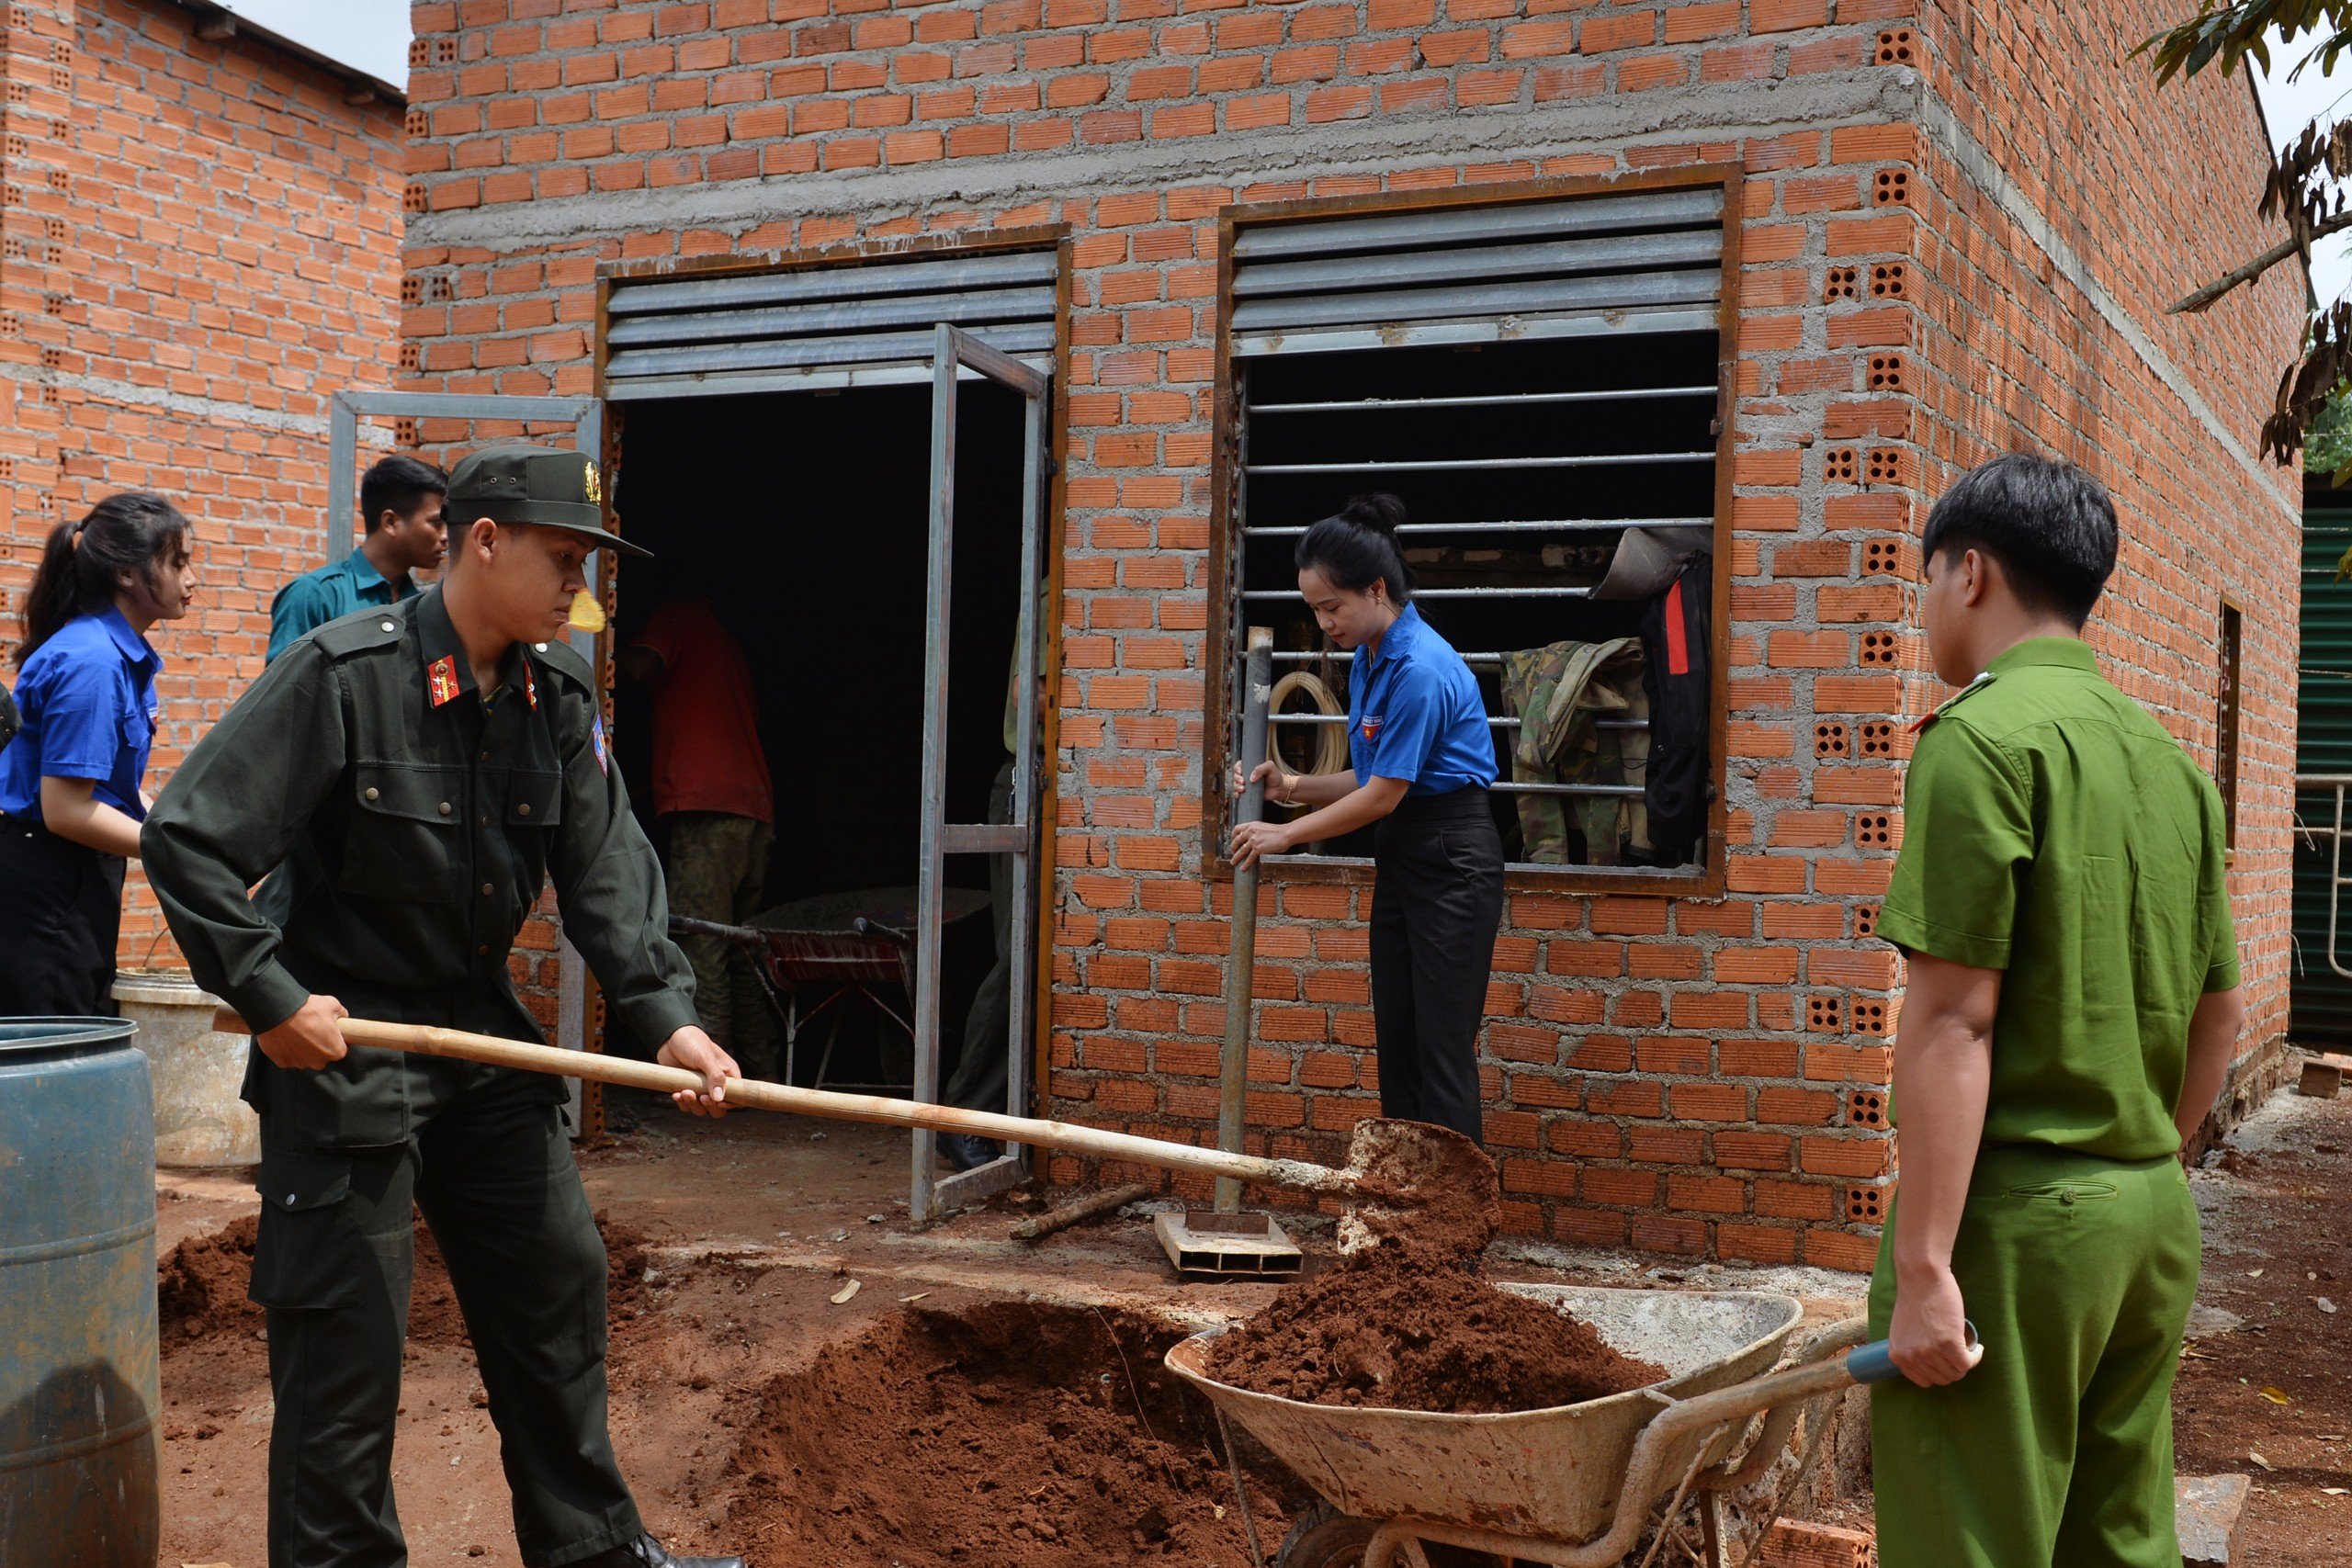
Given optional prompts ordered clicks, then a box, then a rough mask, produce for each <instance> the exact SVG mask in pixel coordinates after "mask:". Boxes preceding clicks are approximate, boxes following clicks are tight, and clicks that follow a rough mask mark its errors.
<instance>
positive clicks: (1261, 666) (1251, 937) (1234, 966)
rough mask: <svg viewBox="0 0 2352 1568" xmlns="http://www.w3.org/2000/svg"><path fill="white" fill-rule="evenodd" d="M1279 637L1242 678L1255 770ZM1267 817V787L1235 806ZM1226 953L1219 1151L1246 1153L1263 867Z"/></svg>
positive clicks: (1246, 881) (1229, 1201) (1260, 647)
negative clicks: (1252, 994) (1243, 1115)
mask: <svg viewBox="0 0 2352 1568" xmlns="http://www.w3.org/2000/svg"><path fill="white" fill-rule="evenodd" d="M1273 679H1274V634H1273V632H1272V630H1271V629H1270V628H1268V627H1265V626H1251V627H1250V651H1249V654H1248V657H1247V659H1246V660H1245V661H1244V666H1243V671H1242V678H1241V753H1240V758H1241V764H1242V766H1243V767H1245V768H1250V769H1253V770H1254V769H1255V768H1256V767H1257V765H1258V764H1259V763H1260V762H1261V761H1265V758H1266V700H1267V698H1268V697H1269V696H1271V695H1272V686H1273ZM1265 814H1266V786H1265V785H1264V784H1262V783H1255V782H1253V783H1252V784H1250V787H1249V788H1248V789H1246V790H1244V791H1242V793H1241V798H1240V799H1239V800H1238V801H1237V802H1236V803H1235V804H1234V807H1233V821H1234V825H1235V826H1236V827H1238V826H1240V825H1241V824H1242V823H1244V822H1255V821H1257V820H1258V819H1259V818H1261V817H1263V816H1264V815H1265ZM1229 931H1230V934H1229V936H1228V938H1227V942H1226V954H1225V1051H1224V1055H1223V1056H1222V1058H1221V1059H1220V1060H1219V1062H1218V1064H1217V1066H1218V1070H1219V1077H1218V1084H1217V1103H1216V1146H1217V1147H1218V1148H1220V1149H1223V1150H1225V1151H1226V1152H1227V1154H1239V1153H1240V1152H1241V1113H1242V1109H1243V1106H1244V1105H1245V1103H1246V1102H1247V1100H1248V1096H1249V1089H1250V990H1251V989H1252V987H1253V986H1254V984H1255V982H1256V979H1257V973H1258V863H1257V862H1256V861H1254V860H1253V861H1251V862H1250V863H1249V864H1248V865H1245V866H1242V867H1240V868H1239V869H1238V870H1237V871H1235V872H1234V874H1233V921H1232V924H1231V927H1230V928H1229ZM1240 1207H1241V1183H1240V1182H1239V1181H1238V1180H1237V1179H1234V1178H1232V1177H1229V1176H1220V1177H1218V1178H1217V1182H1216V1210H1217V1213H1221V1214H1230V1213H1234V1212H1235V1211H1237V1210H1238V1209H1239V1208H1240Z"/></svg>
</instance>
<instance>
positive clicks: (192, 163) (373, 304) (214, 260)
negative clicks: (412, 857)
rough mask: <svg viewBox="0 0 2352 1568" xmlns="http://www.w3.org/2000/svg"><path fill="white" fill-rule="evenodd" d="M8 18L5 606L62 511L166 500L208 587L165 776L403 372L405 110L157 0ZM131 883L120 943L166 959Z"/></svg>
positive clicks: (252, 656) (29, 2)
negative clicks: (365, 406) (332, 452)
mask: <svg viewBox="0 0 2352 1568" xmlns="http://www.w3.org/2000/svg"><path fill="white" fill-rule="evenodd" d="M6 22H7V25H6V52H5V56H0V76H5V83H6V88H5V91H6V105H5V111H4V112H0V120H4V121H5V127H6V142H5V148H0V179H5V182H6V204H5V206H0V497H5V503H6V516H7V522H6V528H5V530H0V544H4V545H5V548H0V624H5V626H6V634H7V637H8V640H9V641H10V642H11V643H13V642H14V641H15V639H16V637H17V636H18V635H19V632H18V622H17V615H18V614H19V612H20V598H21V594H22V591H23V589H24V586H25V585H26V584H27V583H28V581H30V580H31V575H32V570H33V568H34V566H35V564H36V563H37V562H38V561H39V559H40V549H41V544H42V540H43V538H44V537H45V536H46V535H47V533H48V531H49V529H50V528H51V526H52V525H54V524H55V523H56V522H58V521H59V520H61V519H71V518H74V517H78V516H80V515H81V514H82V513H83V512H85V511H86V510H87V509H88V507H89V506H90V504H91V503H92V502H96V500H98V499H99V498H100V497H102V496H104V495H107V494H109V493H111V492H113V491H119V490H126V489H153V490H158V491H163V492H164V493H165V494H167V495H170V496H171V497H173V498H174V499H175V501H177V502H179V504H180V505H181V507H182V508H183V509H184V510H185V511H186V512H187V513H188V515H189V517H190V518H191V519H193V520H194V522H195V524H196V528H197V547H196V566H197V570H198V576H199V581H200V583H201V587H200V589H199V592H198V602H197V608H196V611H195V613H194V614H193V615H191V616H190V617H189V618H188V619H187V620H183V621H178V622H174V623H170V624H167V625H165V626H161V627H159V628H158V629H157V630H156V633H155V636H154V641H155V644H156V646H157V648H158V649H159V650H160V651H161V652H162V654H163V656H164V663H165V667H166V668H165V673H164V679H163V682H162V699H163V705H164V726H163V731H162V734H161V736H160V737H159V739H158V741H157V745H156V751H155V765H154V769H153V773H151V775H150V784H149V787H150V788H151V789H153V788H156V787H160V785H161V783H162V781H163V779H164V777H166V776H168V773H169V770H170V768H171V766H172V764H173V762H174V761H175V760H176V759H177V758H178V757H179V756H180V755H181V754H182V753H183V752H184V751H185V750H187V747H188V746H190V745H191V744H193V743H194V741H195V740H196V739H197V738H198V736H199V735H201V734H202V733H203V732H204V730H205V729H206V728H208V727H209V725H210V724H211V722H212V721H213V720H214V719H216V718H218V717H219V716H220V714H221V713H222V712H223V711H225V709H226V708H227V706H228V705H229V703H230V702H231V701H232V700H233V699H234V697H235V696H236V694H238V693H239V692H241V691H243V688H244V685H245V682H248V681H249V680H251V678H252V677H253V675H254V673H255V672H256V671H259V669H260V668H261V652H262V648H263V646H264V644H265V643H266V640H267V637H268V630H269V601H270V596H271V595H272V594H273V593H274V592H276V590H277V587H278V585H279V584H280V583H282V582H283V581H285V580H286V579H287V578H288V577H290V576H293V575H294V574H296V573H298V572H300V571H304V570H309V569H310V568H311V567H312V566H316V565H318V564H319V563H320V561H321V559H322V556H321V554H320V549H321V531H322V524H323V514H324V510H325V505H326V487H327V463H326V419H325V413H326V400H327V398H328V397H329V396H330V395H331V394H332V393H333V392H334V391H335V390H337V389H342V388H345V387H375V388H382V387H387V386H389V385H390V383H391V380H392V376H393V372H394V367H395V355H396V353H397V348H398V338H397V331H396V323H397V305H396V300H397V298H398V292H399V286H400V276H399V271H400V260H399V249H398V239H397V235H398V231H399V225H400V180H401V174H400V157H401V151H400V138H401V121H400V113H399V110H398V109H396V108H395V107H392V106H390V105H389V104H386V103H384V102H382V101H381V100H379V99H376V98H373V97H370V98H368V100H367V101H365V102H358V103H355V102H352V101H350V93H351V88H350V86H349V85H348V84H347V83H346V82H345V80H344V79H342V78H340V77H338V76H336V75H334V73H330V72H328V71H325V70H323V69H321V68H318V67H315V66H312V65H311V64H308V63H306V62H301V61H300V60H297V59H294V58H292V57H290V56H288V55H287V54H285V53H283V52H281V51H277V50H275V49H273V48H271V47H270V46H269V45H267V44H266V43H258V42H254V41H253V40H250V39H233V38H232V39H227V40H224V41H221V42H210V41H207V40H205V39H198V38H196V37H194V36H193V34H192V32H191V28H192V27H193V25H194V18H193V17H192V14H191V13H189V12H187V11H186V10H183V9H182V8H181V7H180V6H176V5H172V4H168V3H166V0H16V3H15V4H12V5H11V6H9V7H8V15H7V18H6ZM14 673H15V672H14V670H13V669H11V670H10V671H9V678H10V679H11V681H12V682H13V679H14ZM131 881H132V886H131V890H130V897H129V905H128V908H127V911H126V915H125V919H124V931H123V946H122V959H123V962H124V963H125V964H142V963H147V962H151V961H152V962H153V963H155V964H169V963H173V962H175V955H173V954H172V953H171V952H170V950H169V948H168V946H160V947H159V946H158V939H159V937H160V936H161V933H162V930H163V927H162V922H161V919H160V917H159V916H158V914H157V912H156V910H155V908H154V902H153V897H151V896H150V895H149V894H148V892H147V890H146V887H145V885H144V883H143V882H141V880H140V879H139V878H138V876H137V874H136V872H135V871H134V873H133V875H132V879H131ZM151 953H152V955H153V956H152V960H151V956H150V955H151Z"/></svg>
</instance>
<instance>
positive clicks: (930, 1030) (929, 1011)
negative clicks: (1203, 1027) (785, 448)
mask: <svg viewBox="0 0 2352 1568" xmlns="http://www.w3.org/2000/svg"><path fill="white" fill-rule="evenodd" d="M955 330H956V329H955V328H953V327H951V326H949V325H947V323H945V322H944V321H943V322H941V323H940V324H939V329H938V332H937V334H936V336H935V337H934V338H933V347H932V362H931V561H930V567H929V586H928V590H927V592H928V593H929V605H930V611H931V613H930V615H928V616H927V617H926V618H925V620H924V625H923V650H922V845H921V848H920V851H919V854H920V857H921V858H920V861H919V863H918V865H917V868H916V876H917V892H916V900H915V902H916V910H915V937H916V940H915V954H914V966H915V996H914V1003H915V1041H914V1044H915V1084H914V1091H915V1099H916V1100H917V1101H919V1102H921V1103H922V1104H925V1105H935V1104H937V1103H938V1101H939V931H940V927H941V925H942V923H943V922H942V920H941V918H940V917H941V898H942V893H943V889H942V887H941V886H940V873H941V869H942V865H941V862H942V851H941V848H940V843H941V839H942V837H943V830H944V828H945V826H946V823H947V610H948V604H947V596H948V587H949V582H950V576H951V574H950V572H949V570H948V563H949V561H950V560H951V558H953V554H954V550H955V530H956V339H955V336H954V333H955ZM933 1138H934V1134H933V1133H932V1132H931V1131H930V1130H929V1129H928V1128H922V1127H918V1128H917V1129H915V1134H914V1169H913V1185H912V1190H911V1191H910V1193H909V1195H908V1199H907V1206H908V1209H909V1212H910V1215H911V1217H912V1219H913V1221H914V1223H915V1224H927V1223H929V1221H930V1219H931V1217H932V1215H931V1208H932V1185H931V1182H932V1175H931V1173H932V1161H933Z"/></svg>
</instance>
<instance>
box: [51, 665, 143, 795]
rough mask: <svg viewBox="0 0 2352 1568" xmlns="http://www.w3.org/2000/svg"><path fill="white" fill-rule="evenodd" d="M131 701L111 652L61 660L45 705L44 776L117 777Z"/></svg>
mask: <svg viewBox="0 0 2352 1568" xmlns="http://www.w3.org/2000/svg"><path fill="white" fill-rule="evenodd" d="M128 700H129V693H128V692H127V691H126V690H125V689H124V685H123V682H122V680H121V678H120V673H119V667H116V666H115V664H114V660H112V658H111V654H110V653H109V657H108V658H107V659H106V660H98V659H91V658H74V659H67V660H61V661H60V662H59V664H58V667H57V670H56V672H55V674H54V675H53V676H52V677H51V682H50V686H49V690H48V692H47V694H45V696H44V698H43V700H42V704H41V713H40V772H41V776H42V777H43V778H51V779H96V780H106V779H110V778H112V777H113V776H114V772H115V764H116V762H117V761H119V759H120V758H121V756H122V750H123V746H124V744H125V739H126V738H125V736H124V734H123V721H124V720H125V719H126V718H128V717H130V710H129V708H128V707H127V706H126V705H125V704H126V703H127V701H128Z"/></svg>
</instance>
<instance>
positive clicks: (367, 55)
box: [219, 0, 408, 85]
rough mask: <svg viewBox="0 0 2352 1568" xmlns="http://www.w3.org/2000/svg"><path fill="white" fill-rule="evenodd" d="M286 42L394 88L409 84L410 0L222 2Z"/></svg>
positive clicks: (226, 0) (221, 0) (226, 6)
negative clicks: (292, 41) (358, 70)
mask: <svg viewBox="0 0 2352 1568" xmlns="http://www.w3.org/2000/svg"><path fill="white" fill-rule="evenodd" d="M219 3H220V6H222V8H223V9H226V10H229V11H232V12H234V13H235V14H236V15H238V16H240V17H252V18H253V19H254V23H255V24H256V25H257V26H260V27H265V28H268V29H269V30H270V31H271V32H274V33H276V34H277V35H278V36H279V37H281V38H289V39H293V40H294V41H295V42H296V43H299V44H302V45H304V46H306V47H307V48H311V49H315V50H317V51H319V52H320V53H321V54H323V55H325V56H326V57H327V58H328V59H330V60H338V61H341V62H343V63H344V64H345V65H356V66H357V67H358V68H359V69H360V70H362V71H365V72H367V73H368V74H369V75H370V76H376V77H380V78H382V79H383V80H384V81H387V82H390V83H392V84H393V85H405V84H406V83H407V81H408V0H219Z"/></svg>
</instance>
